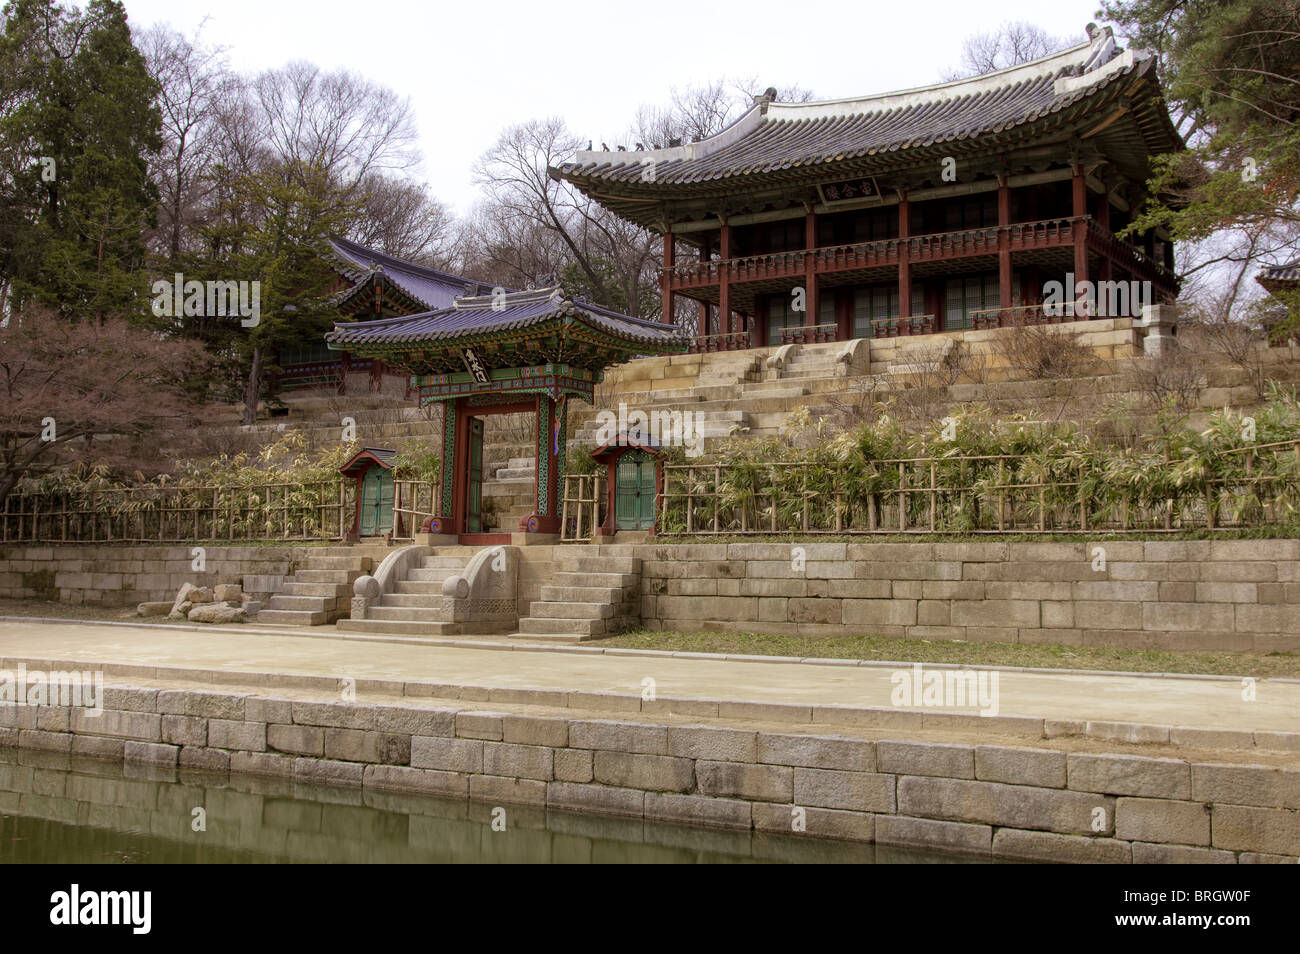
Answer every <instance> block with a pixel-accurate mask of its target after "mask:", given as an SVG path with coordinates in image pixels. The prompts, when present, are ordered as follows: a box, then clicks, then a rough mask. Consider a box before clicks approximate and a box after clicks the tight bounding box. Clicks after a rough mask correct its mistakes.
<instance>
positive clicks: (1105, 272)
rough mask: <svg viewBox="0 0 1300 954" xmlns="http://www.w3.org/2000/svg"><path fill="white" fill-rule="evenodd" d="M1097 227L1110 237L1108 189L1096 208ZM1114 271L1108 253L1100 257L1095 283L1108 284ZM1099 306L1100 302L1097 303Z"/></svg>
mask: <svg viewBox="0 0 1300 954" xmlns="http://www.w3.org/2000/svg"><path fill="white" fill-rule="evenodd" d="M1097 227H1098V228H1099V229H1101V230H1102V231H1103V232H1105V233H1106V234H1107V235H1110V234H1111V232H1110V189H1107V190H1106V191H1105V192H1104V193H1102V196H1101V204H1100V205H1098V206H1097ZM1114 277H1115V276H1114V269H1113V267H1112V260H1111V257H1110V255H1109V253H1107V254H1104V255H1102V256H1101V262H1100V264H1099V265H1098V266H1097V281H1099V282H1109V281H1111V280H1112V279H1113V278H1114ZM1098 304H1099V305H1100V304H1101V302H1098Z"/></svg>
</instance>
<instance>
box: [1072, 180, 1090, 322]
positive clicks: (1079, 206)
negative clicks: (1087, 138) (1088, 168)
mask: <svg viewBox="0 0 1300 954" xmlns="http://www.w3.org/2000/svg"><path fill="white" fill-rule="evenodd" d="M1070 184H1071V186H1072V198H1073V202H1072V209H1071V214H1072V215H1073V216H1074V217H1075V219H1076V221H1075V223H1074V281H1075V288H1074V289H1070V296H1071V297H1072V298H1074V299H1075V300H1076V301H1077V300H1078V299H1079V298H1080V296H1079V295H1078V294H1076V292H1075V289H1077V288H1078V287H1079V286H1078V283H1079V282H1086V281H1087V280H1088V223H1087V222H1085V221H1083V217H1084V216H1086V215H1087V214H1088V186H1087V184H1086V183H1085V182H1084V181H1083V167H1082V166H1078V165H1076V166H1075V167H1074V177H1073V179H1072V180H1071V183H1070ZM1082 297H1083V298H1086V297H1087V295H1086V294H1085V295H1083V296H1082Z"/></svg>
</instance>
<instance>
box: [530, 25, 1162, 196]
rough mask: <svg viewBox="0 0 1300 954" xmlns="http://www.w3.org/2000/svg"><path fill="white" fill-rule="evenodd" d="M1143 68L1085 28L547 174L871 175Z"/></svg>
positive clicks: (576, 177) (1144, 73) (748, 178)
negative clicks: (893, 89)
mask: <svg viewBox="0 0 1300 954" xmlns="http://www.w3.org/2000/svg"><path fill="white" fill-rule="evenodd" d="M1153 76H1154V60H1153V59H1152V58H1150V57H1149V56H1148V55H1146V54H1143V53H1135V52H1134V51H1132V50H1129V51H1126V52H1123V53H1119V54H1116V52H1115V48H1114V41H1113V39H1112V38H1111V37H1110V34H1109V31H1108V30H1107V31H1096V34H1095V36H1094V39H1092V40H1090V41H1089V42H1085V43H1081V44H1079V45H1078V46H1074V47H1071V48H1069V49H1066V50H1063V51H1061V52H1059V53H1054V54H1051V55H1049V56H1046V57H1042V58H1041V59H1038V60H1034V61H1032V62H1030V63H1025V64H1021V65H1018V66H1014V67H1010V68H1008V69H1004V70H1000V71H998V72H995V73H988V74H984V75H982V76H976V77H971V78H969V79H963V80H957V81H955V82H950V83H943V84H939V85H936V86H929V87H923V88H919V89H913V90H906V91H903V92H897V93H887V94H883V95H877V96H868V97H863V98H858V99H843V100H833V101H827V102H819V103H789V104H786V103H777V102H768V101H766V100H763V99H760V100H759V101H757V102H756V103H755V105H754V106H753V107H752V108H751V109H750V110H749V111H748V112H746V113H745V115H743V116H742V117H740V119H738V120H737V121H736V122H735V123H733V124H732V125H731V126H729V127H728V128H727V129H724V130H723V131H722V132H720V133H718V134H716V135H714V136H711V137H709V138H708V139H704V140H701V141H700V142H695V143H688V144H685V145H682V146H675V147H670V148H666V149H655V150H651V151H636V152H600V151H579V152H578V153H576V154H575V156H574V158H573V160H572V161H570V162H567V163H564V164H562V165H561V166H559V167H558V168H553V169H552V170H551V173H552V175H554V176H556V177H557V178H563V179H568V180H570V181H572V182H574V183H575V184H577V185H578V186H579V187H580V188H598V187H599V186H601V185H602V184H604V185H608V186H613V187H616V188H617V189H618V190H619V191H620V193H621V194H631V193H632V192H633V191H635V192H636V193H637V194H641V195H646V196H651V195H654V194H655V193H659V194H661V195H676V194H687V193H689V192H698V191H699V188H700V187H706V186H715V187H716V186H722V185H726V184H727V183H728V181H730V180H743V181H745V182H755V183H757V182H764V181H777V180H783V179H791V178H795V177H797V176H807V175H823V176H824V175H828V174H831V173H832V172H834V173H839V172H846V173H847V172H849V171H850V170H852V171H853V172H855V173H857V172H863V171H870V170H875V169H879V170H882V171H883V170H884V169H886V168H898V167H901V166H903V165H905V164H906V163H907V162H908V161H909V160H910V159H911V157H910V156H909V155H908V153H909V151H916V150H920V149H925V148H927V147H936V146H945V147H946V148H947V149H949V150H952V149H953V144H961V143H970V142H972V141H975V140H979V139H980V138H981V137H984V136H987V135H990V134H1006V133H1009V132H1010V133H1016V132H1022V133H1024V134H1026V135H1030V134H1032V133H1033V132H1034V130H1035V127H1036V125H1037V124H1038V123H1039V121H1040V120H1044V119H1047V118H1050V117H1052V116H1053V115H1054V114H1058V113H1061V112H1062V111H1065V110H1069V109H1071V108H1072V107H1075V106H1076V105H1077V104H1081V103H1085V102H1086V101H1087V100H1089V99H1091V98H1094V97H1096V96H1097V94H1098V93H1100V92H1101V91H1102V90H1106V89H1113V88H1115V87H1116V86H1117V85H1123V84H1125V83H1126V81H1127V80H1128V79H1129V78H1131V77H1153ZM1150 89H1151V91H1153V92H1154V93H1155V96H1154V97H1143V98H1144V99H1150V98H1155V99H1158V98H1159V97H1158V89H1157V88H1156V87H1155V85H1154V82H1152V84H1151V87H1150ZM1139 105H1141V104H1135V110H1136V109H1137V107H1138V106H1139ZM1161 110H1163V106H1161ZM1157 118H1158V117H1157ZM1163 118H1164V121H1163V123H1160V122H1156V123H1154V124H1152V123H1151V122H1150V117H1143V122H1144V123H1145V126H1146V127H1149V129H1150V133H1151V135H1152V136H1153V138H1155V139H1156V140H1164V142H1156V143H1155V145H1158V146H1159V145H1163V146H1164V147H1166V148H1167V149H1174V148H1177V147H1178V145H1179V142H1178V140H1177V134H1176V133H1175V132H1174V131H1173V127H1172V125H1171V124H1170V123H1169V121H1168V115H1167V111H1164V117H1163ZM1019 127H1023V129H1020V128H1019ZM975 144H976V145H977V146H978V143H975ZM1154 151H1161V150H1159V149H1157V150H1154ZM647 160H653V176H648V175H647V174H646V168H647V166H648V165H649V163H648V162H647ZM737 184H739V182H737ZM674 187H676V188H674ZM689 187H696V188H694V189H690V188H689Z"/></svg>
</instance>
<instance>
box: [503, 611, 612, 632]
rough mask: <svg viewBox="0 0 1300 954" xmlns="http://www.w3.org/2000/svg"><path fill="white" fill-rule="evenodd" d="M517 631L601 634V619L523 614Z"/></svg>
mask: <svg viewBox="0 0 1300 954" xmlns="http://www.w3.org/2000/svg"><path fill="white" fill-rule="evenodd" d="M519 632H521V633H524V634H528V635H531V634H534V633H537V634H543V635H545V634H554V635H568V636H603V635H604V634H605V621H604V620H603V619H544V618H538V617H534V616H525V617H523V618H521V619H520V620H519Z"/></svg>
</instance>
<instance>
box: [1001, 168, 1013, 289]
mask: <svg viewBox="0 0 1300 954" xmlns="http://www.w3.org/2000/svg"><path fill="white" fill-rule="evenodd" d="M1010 224H1011V189H1010V188H1009V187H1008V186H1007V178H1006V176H998V307H999V308H1010V307H1011V305H1012V295H1011V232H1010V230H1009V229H1008V226H1009V225H1010Z"/></svg>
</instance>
